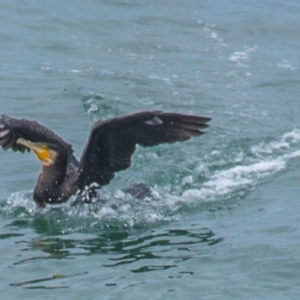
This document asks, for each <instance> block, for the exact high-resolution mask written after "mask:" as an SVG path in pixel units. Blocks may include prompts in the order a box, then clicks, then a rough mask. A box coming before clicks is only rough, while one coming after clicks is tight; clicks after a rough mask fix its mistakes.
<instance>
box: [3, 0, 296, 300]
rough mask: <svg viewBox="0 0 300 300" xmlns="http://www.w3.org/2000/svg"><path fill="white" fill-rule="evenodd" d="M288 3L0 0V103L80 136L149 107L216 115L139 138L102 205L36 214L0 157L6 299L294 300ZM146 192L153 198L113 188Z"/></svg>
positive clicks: (16, 167)
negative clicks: (196, 132)
mask: <svg viewBox="0 0 300 300" xmlns="http://www.w3.org/2000/svg"><path fill="white" fill-rule="evenodd" d="M299 13H300V5H299V4H298V2H297V1H293V0H288V1H276V2H275V1H269V0H268V1H264V2H263V3H258V2H256V1H254V2H251V3H250V2H249V1H195V0H191V1H183V0H182V1H180V0H175V1H165V0H163V1H150V2H149V1H134V0H128V1H127V0H126V1H119V0H116V1H85V2H81V1H68V0H67V1H63V2H58V1H34V0H30V1H25V2H19V1H9V2H7V1H6V2H5V1H0V24H1V26H0V43H1V50H0V51H1V58H0V62H1V68H0V93H1V97H0V112H1V113H5V114H8V115H13V116H16V117H26V118H30V119H35V120H38V121H39V122H41V123H43V124H45V125H46V126H49V127H50V128H51V129H53V130H54V131H55V132H57V133H58V134H59V135H61V136H62V137H64V138H65V139H66V140H67V141H68V142H70V143H72V144H73V145H74V149H75V152H76V155H77V157H80V153H81V152H82V149H83V147H84V145H85V142H86V140H87V137H88V134H89V130H90V128H91V125H92V123H93V122H94V121H96V120H99V119H104V118H108V117H114V116H119V115H122V114H127V113H132V112H134V111H140V110H146V109H161V110H165V111H176V112H185V113H194V114H201V115H206V116H210V117H212V121H211V126H210V128H208V129H207V130H206V134H205V135H204V136H201V137H199V138H193V139H191V140H190V141H188V142H185V143H177V144H174V145H162V146H158V147H153V148H138V149H137V151H136V152H135V154H134V157H133V161H132V167H131V168H130V169H128V170H126V171H123V172H120V173H118V174H117V176H116V178H115V179H114V180H113V181H112V183H111V184H110V185H109V186H107V187H105V188H104V189H102V190H100V195H101V197H102V198H103V199H104V200H106V201H105V202H103V203H94V204H92V205H79V206H75V207H74V206H72V205H71V204H70V203H66V204H63V205H61V206H55V207H53V206H52V207H46V208H44V209H38V208H37V207H36V206H35V203H34V202H33V200H32V190H33V188H34V185H35V182H36V179H37V176H38V174H39V172H40V164H39V162H38V161H37V159H36V158H35V157H34V156H33V155H32V154H20V153H14V152H12V151H6V152H5V151H3V150H1V153H0V165H1V168H0V179H1V180H0V255H1V259H0V268H1V272H0V274H1V275H0V295H1V299H2V298H3V299H20V298H25V299H66V298H67V299H130V300H132V299H247V300H248V299H280V300H281V299H298V298H299V294H300V288H299V287H300V281H299V265H300V251H299V250H298V249H299V245H300V242H299V240H300V238H299V237H300V236H299V235H300V232H299V225H300V217H299V211H300V202H299V190H300V187H299V181H300V173H299V166H300V150H299V146H300V121H299V120H300V119H299V111H300V104H299V100H298V97H299V89H300V80H299V61H300V60H299V59H300V56H299V46H300V38H299V37H300V35H299V30H300V29H299V28H300V26H299V25H300V24H299V22H300V21H299V20H300V19H299ZM134 182H144V183H146V184H147V185H148V186H150V187H151V189H152V191H153V193H154V194H155V197H154V199H152V200H150V199H146V200H144V201H140V200H135V199H131V198H130V197H129V196H128V195H125V194H123V193H122V192H121V189H122V188H124V187H126V186H128V185H130V184H131V183H134Z"/></svg>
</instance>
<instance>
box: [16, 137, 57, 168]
mask: <svg viewBox="0 0 300 300" xmlns="http://www.w3.org/2000/svg"><path fill="white" fill-rule="evenodd" d="M17 144H20V145H23V146H25V147H26V148H28V149H29V150H31V151H33V152H34V153H35V154H36V156H37V157H38V159H39V160H40V161H41V162H42V164H43V166H46V167H49V166H52V165H53V164H55V162H56V161H57V158H58V156H59V152H60V151H59V149H58V147H57V146H56V145H53V144H49V143H33V142H31V141H27V140H25V139H23V138H19V139H18V140H17Z"/></svg>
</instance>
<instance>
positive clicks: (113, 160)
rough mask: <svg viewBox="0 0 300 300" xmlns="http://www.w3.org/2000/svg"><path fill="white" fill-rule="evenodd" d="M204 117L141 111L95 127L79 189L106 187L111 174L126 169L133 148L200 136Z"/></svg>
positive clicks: (204, 126) (205, 119) (83, 165)
mask: <svg viewBox="0 0 300 300" xmlns="http://www.w3.org/2000/svg"><path fill="white" fill-rule="evenodd" d="M210 120H211V119H210V118H207V117H201V116H195V115H185V114H179V113H166V112H162V111H144V112H139V113H135V114H131V115H126V116H123V117H119V118H114V119H108V120H105V121H98V122H96V123H95V124H94V126H93V128H92V130H91V133H90V137H89V140H88V143H87V145H86V148H85V150H84V152H83V155H82V157H81V160H80V164H79V177H78V186H79V188H83V187H84V186H85V185H89V184H91V183H93V182H96V183H98V184H99V185H100V186H102V185H106V184H108V183H109V181H110V180H111V179H112V178H113V177H114V173H115V172H118V171H120V170H124V169H126V168H128V167H129V166H130V164H131V156H132V154H133V153H134V151H135V148H136V145H141V146H144V147H149V146H154V145H158V144H161V143H174V142H178V141H186V140H188V139H190V138H191V137H192V136H199V135H201V134H203V133H204V132H203V131H202V130H203V129H205V128H206V127H208V124H207V122H209V121H210Z"/></svg>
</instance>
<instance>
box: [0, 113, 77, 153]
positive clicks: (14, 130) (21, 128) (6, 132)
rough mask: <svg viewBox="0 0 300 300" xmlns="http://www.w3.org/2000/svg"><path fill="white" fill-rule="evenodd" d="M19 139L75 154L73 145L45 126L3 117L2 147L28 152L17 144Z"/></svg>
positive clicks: (0, 125) (0, 135)
mask: <svg viewBox="0 0 300 300" xmlns="http://www.w3.org/2000/svg"><path fill="white" fill-rule="evenodd" d="M18 138H24V139H27V140H29V141H31V142H40V143H43V142H46V143H52V144H55V145H58V146H61V147H64V148H65V149H66V150H67V151H68V152H69V153H72V152H73V150H72V145H70V144H68V143H67V142H65V141H64V140H63V139H62V138H61V137H59V136H58V135H56V134H55V133H54V132H53V131H52V130H50V129H49V128H47V127H45V126H44V125H41V124H39V123H38V122H36V121H30V120H27V119H16V118H13V117H9V116H7V115H2V117H1V118H0V146H2V148H3V149H4V150H7V149H9V148H11V149H12V150H14V151H21V152H24V151H25V150H28V149H26V148H25V147H24V146H23V145H20V144H17V143H16V142H17V140H18Z"/></svg>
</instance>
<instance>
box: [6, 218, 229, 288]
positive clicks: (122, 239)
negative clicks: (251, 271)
mask: <svg viewBox="0 0 300 300" xmlns="http://www.w3.org/2000/svg"><path fill="white" fill-rule="evenodd" d="M38 219H39V220H38ZM44 221H45V220H44ZM29 223H31V225H29V224H27V225H29V226H32V225H33V224H34V226H37V227H39V228H40V226H41V218H37V220H35V221H33V222H29ZM17 227H19V229H20V231H22V229H24V227H26V222H25V221H22V220H20V221H13V222H12V223H11V224H8V225H6V226H5V229H6V230H9V229H10V228H11V229H16V228H17ZM44 229H45V227H44ZM50 232H51V230H50ZM9 237H20V238H21V239H20V240H18V241H16V242H15V245H18V246H20V247H21V249H19V250H20V252H19V253H22V255H18V257H17V260H16V261H15V262H14V263H13V265H14V267H16V268H18V267H19V266H26V265H27V266H31V265H32V264H33V265H34V264H37V265H40V262H41V261H46V260H63V261H65V260H68V261H69V260H70V259H71V260H73V259H79V258H80V257H83V256H84V257H87V256H91V255H104V256H101V257H100V260H101V265H102V267H105V268H119V266H121V269H123V268H124V267H125V266H127V267H126V268H127V269H128V271H129V272H132V273H142V272H150V271H160V270H167V269H169V268H175V267H178V266H179V265H180V263H181V262H183V261H187V260H189V259H191V258H194V257H196V256H198V255H203V254H207V253H208V252H210V251H211V249H212V248H211V247H212V246H214V245H216V244H218V243H220V242H222V241H223V238H222V237H217V236H216V235H215V233H214V232H213V231H212V230H211V229H209V228H199V227H198V225H195V224H194V225H190V226H189V228H188V229H182V228H180V229H176V228H172V229H168V230H159V229H153V230H151V231H148V232H147V233H138V232H129V231H125V230H108V231H107V232H102V233H100V234H99V235H93V234H85V233H81V234H80V233H71V234H66V235H56V236H52V235H47V234H46V232H44V234H40V233H39V235H38V237H37V238H32V239H31V240H29V241H28V240H24V239H22V238H23V237H22V233H6V234H2V235H0V238H9ZM63 261H62V263H63ZM97 261H99V259H97ZM185 272H187V273H189V274H190V275H192V274H191V272H190V271H188V270H186V271H182V269H180V270H179V271H178V273H180V274H181V275H182V274H183V273H185ZM87 273H88V272H82V273H80V272H78V271H77V273H74V274H54V275H52V276H45V277H41V278H33V279H30V277H29V279H28V277H27V278H26V280H24V281H19V282H12V283H10V285H11V286H14V287H24V288H30V289H38V288H42V289H43V288H44V289H56V288H68V286H67V285H65V282H66V281H64V282H61V285H60V284H59V285H57V284H55V286H52V285H51V286H48V285H47V284H46V282H53V281H55V282H56V281H59V280H65V279H67V278H69V277H75V276H85V275H86V274H87ZM180 274H179V276H181V275H180ZM41 283H45V285H41ZM109 284H114V283H109Z"/></svg>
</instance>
